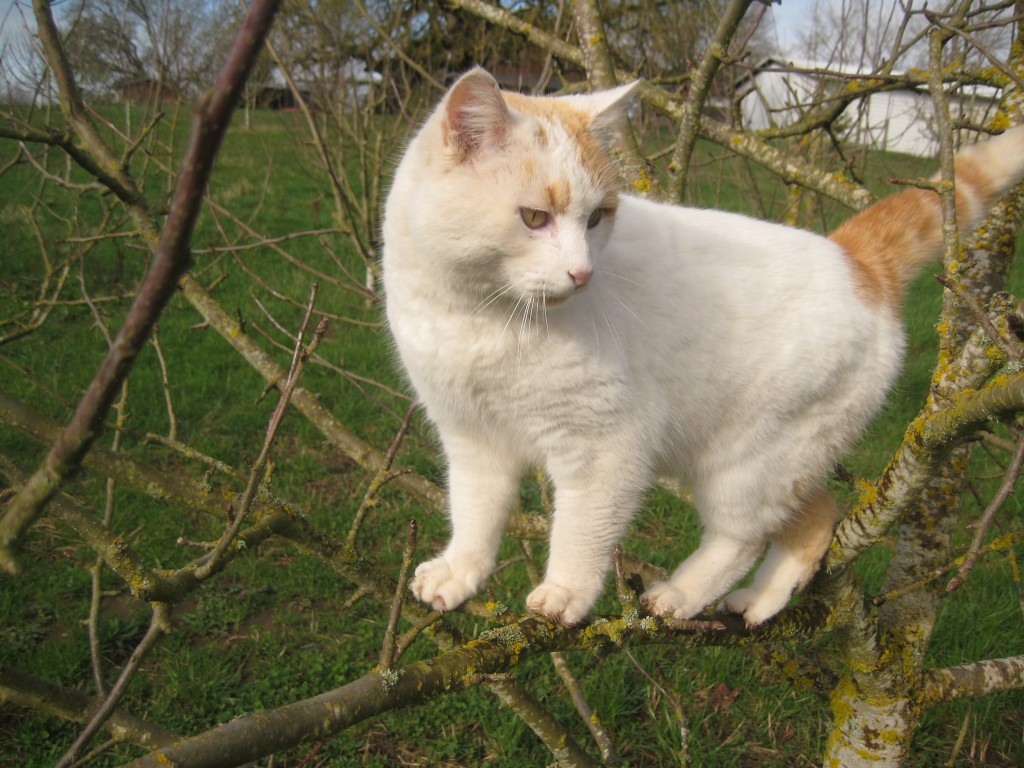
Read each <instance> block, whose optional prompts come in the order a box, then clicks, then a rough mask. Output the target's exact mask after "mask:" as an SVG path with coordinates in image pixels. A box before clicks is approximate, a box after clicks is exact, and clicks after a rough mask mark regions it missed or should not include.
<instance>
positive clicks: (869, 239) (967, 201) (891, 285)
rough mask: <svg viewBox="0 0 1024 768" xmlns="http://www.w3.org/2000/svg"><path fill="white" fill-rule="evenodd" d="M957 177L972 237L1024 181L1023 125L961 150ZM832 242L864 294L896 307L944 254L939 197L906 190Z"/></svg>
mask: <svg viewBox="0 0 1024 768" xmlns="http://www.w3.org/2000/svg"><path fill="white" fill-rule="evenodd" d="M955 175H956V217H957V225H958V226H959V228H960V231H961V232H963V233H969V232H971V231H973V230H974V228H975V227H976V226H977V225H978V224H979V223H980V222H981V220H982V219H983V218H984V216H985V214H986V213H987V212H988V210H989V208H990V207H991V206H992V205H993V204H994V203H995V202H996V201H997V200H998V199H999V198H1000V197H1001V196H1002V195H1003V194H1004V193H1005V192H1006V191H1008V190H1009V189H1010V188H1011V187H1013V186H1014V185H1015V184H1016V183H1017V182H1018V181H1020V179H1021V178H1022V177H1024V126H1019V127H1017V128H1011V129H1010V130H1008V131H1006V132H1005V133H1003V134H1002V135H1000V136H997V137H995V138H993V139H990V140H988V141H984V142H980V143H978V144H975V145H973V146H971V147H969V148H967V149H965V150H963V151H962V152H960V154H959V155H957V157H956V160H955ZM936 179H938V177H936ZM829 239H830V240H832V241H833V242H835V243H838V244H839V245H840V246H842V248H843V249H844V250H845V251H846V252H847V254H848V255H849V257H850V260H851V262H852V263H853V266H854V272H855V275H856V278H857V280H858V283H859V285H858V288H859V289H860V290H861V292H862V293H863V294H864V295H865V296H867V297H868V298H870V299H872V300H875V301H878V302H879V303H882V304H885V305H888V306H891V307H898V306H899V305H900V301H901V300H902V297H903V289H904V288H905V287H906V284H907V283H908V282H909V281H910V280H911V279H912V278H913V277H914V276H915V275H916V274H917V272H918V269H919V268H920V267H921V266H922V265H923V264H925V263H926V262H929V261H933V260H935V259H937V258H939V257H940V256H941V255H942V245H943V237H942V210H941V207H940V203H939V197H938V195H937V194H936V193H935V192H933V191H931V190H924V189H908V190H906V191H905V192H901V193H900V194H897V195H893V196H892V197H888V198H886V199H884V200H882V201H880V202H878V203H875V204H874V205H872V206H870V207H869V208H866V209H864V210H863V211H861V212H860V213H858V214H857V215H856V216H854V217H853V218H851V219H849V220H847V221H846V222H845V223H843V224H842V225H841V226H840V227H839V228H838V229H836V230H835V231H834V232H833V233H832V234H831V235H829Z"/></svg>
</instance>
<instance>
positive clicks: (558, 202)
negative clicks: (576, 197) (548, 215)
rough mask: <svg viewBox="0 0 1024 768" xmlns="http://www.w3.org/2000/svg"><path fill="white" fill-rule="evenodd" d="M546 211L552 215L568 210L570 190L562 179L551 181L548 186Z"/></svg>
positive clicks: (570, 197)
mask: <svg viewBox="0 0 1024 768" xmlns="http://www.w3.org/2000/svg"><path fill="white" fill-rule="evenodd" d="M547 193H548V205H549V206H550V207H549V209H548V210H550V211H551V212H552V213H565V212H566V211H567V210H568V209H569V203H571V202H572V189H571V188H570V187H569V182H567V181H565V180H564V179H559V180H558V181H553V182H551V183H550V184H548V187H547Z"/></svg>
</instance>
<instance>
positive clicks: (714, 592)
mask: <svg viewBox="0 0 1024 768" xmlns="http://www.w3.org/2000/svg"><path fill="white" fill-rule="evenodd" d="M763 549H764V541H763V540H761V539H753V540H746V539H739V538H735V537H733V536H729V535H726V534H723V533H719V532H716V531H707V530H706V531H705V532H704V535H703V536H702V537H701V542H700V546H699V547H698V548H697V550H696V551H695V552H694V553H693V554H692V555H690V556H689V557H688V558H686V559H685V560H684V561H683V562H682V563H681V564H680V566H679V567H678V568H676V570H675V571H674V572H673V573H672V576H671V578H669V580H668V581H660V582H656V583H654V584H652V585H651V586H650V588H649V589H648V590H647V591H646V592H644V594H643V595H642V596H641V598H640V599H641V601H642V602H643V604H644V606H645V607H646V608H647V610H648V611H650V612H651V613H653V614H655V615H656V616H672V617H674V618H677V619H689V618H692V617H694V616H696V615H697V614H698V613H700V612H701V611H702V610H704V608H705V607H707V606H708V605H711V604H712V603H715V602H717V601H718V600H719V599H720V598H721V597H722V595H724V594H725V593H726V592H727V591H728V590H729V588H730V587H732V585H733V584H735V583H736V582H737V581H739V580H740V579H741V578H743V576H744V575H745V574H746V573H747V571H749V570H750V568H751V566H753V564H754V562H755V561H756V560H757V557H758V555H760V554H761V551H762V550H763Z"/></svg>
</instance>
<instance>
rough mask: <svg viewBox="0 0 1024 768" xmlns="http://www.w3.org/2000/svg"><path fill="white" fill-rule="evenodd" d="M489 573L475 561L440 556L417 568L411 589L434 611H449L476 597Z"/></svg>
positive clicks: (472, 559)
mask: <svg viewBox="0 0 1024 768" xmlns="http://www.w3.org/2000/svg"><path fill="white" fill-rule="evenodd" d="M489 574H490V568H489V567H488V566H487V565H485V564H483V563H480V562H479V561H477V560H476V559H474V558H469V557H449V556H446V555H441V556H440V557H435V558H434V559H433V560H428V561H427V562H425V563H423V564H422V565H420V566H419V567H418V568H417V569H416V574H415V576H413V579H412V583H411V584H410V585H409V589H410V590H412V593H413V595H415V596H416V599H417V600H420V601H422V602H424V603H426V604H427V605H429V606H431V607H432V608H434V609H435V610H438V611H450V610H452V609H454V608H458V607H459V606H460V605H462V604H463V603H464V602H466V600H468V599H469V598H470V597H472V596H473V595H475V594H476V592H477V590H478V589H479V588H480V585H481V584H483V582H484V579H486V578H487V576H488V575H489Z"/></svg>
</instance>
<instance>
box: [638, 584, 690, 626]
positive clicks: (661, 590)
mask: <svg viewBox="0 0 1024 768" xmlns="http://www.w3.org/2000/svg"><path fill="white" fill-rule="evenodd" d="M640 602H641V603H643V606H644V608H646V609H647V610H648V611H649V612H650V613H651V614H653V615H654V616H666V617H672V618H674V619H691V618H693V617H694V616H696V615H697V614H698V613H700V612H701V611H702V610H703V609H704V604H703V603H702V602H701V601H700V600H699V599H696V598H695V597H694V595H690V594H687V593H686V592H684V591H682V590H680V589H678V588H676V587H675V586H674V585H673V584H671V583H670V582H667V581H656V582H655V583H654V584H652V585H651V586H650V588H649V589H648V590H647V591H646V592H644V593H643V594H642V595H641V596H640Z"/></svg>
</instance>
